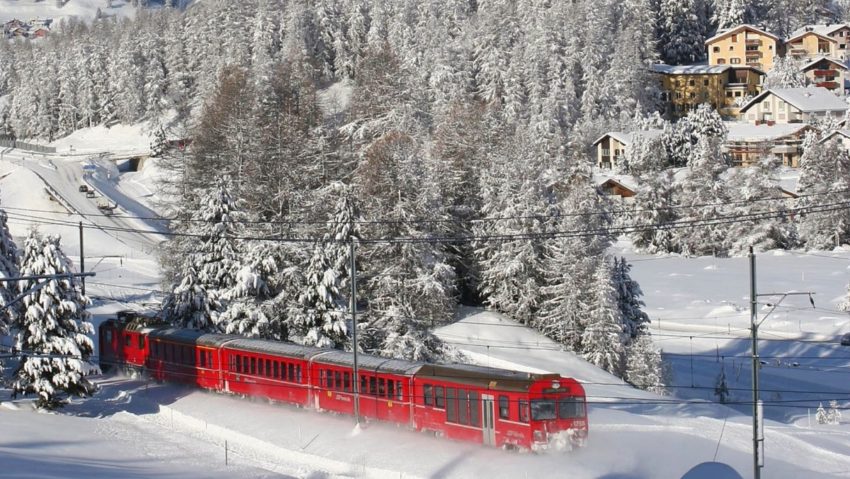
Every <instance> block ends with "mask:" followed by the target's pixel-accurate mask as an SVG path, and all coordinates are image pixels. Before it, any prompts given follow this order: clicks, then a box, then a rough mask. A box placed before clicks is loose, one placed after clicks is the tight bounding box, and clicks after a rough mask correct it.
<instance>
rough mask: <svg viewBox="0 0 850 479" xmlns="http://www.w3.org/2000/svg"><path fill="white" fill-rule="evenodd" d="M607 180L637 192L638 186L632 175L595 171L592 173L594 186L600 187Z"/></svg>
mask: <svg viewBox="0 0 850 479" xmlns="http://www.w3.org/2000/svg"><path fill="white" fill-rule="evenodd" d="M608 180H614V181H616V182H617V183H619V184H621V185H623V186H625V187H626V188H628V189H630V190H632V191H637V187H638V185H639V184H640V183H639V182H638V181H637V179H636V178H635V177H634V176H632V175H615V174H613V173H611V172H610V171H595V172H594V173H593V184H594V185H596V186H602V185H604V184H605V182H607V181H608Z"/></svg>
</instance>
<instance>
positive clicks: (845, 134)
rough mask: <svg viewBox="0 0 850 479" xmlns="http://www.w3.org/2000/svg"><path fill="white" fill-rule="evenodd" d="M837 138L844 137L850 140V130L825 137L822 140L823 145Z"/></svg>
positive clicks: (837, 131) (836, 131) (839, 131)
mask: <svg viewBox="0 0 850 479" xmlns="http://www.w3.org/2000/svg"><path fill="white" fill-rule="evenodd" d="M835 136H843V137H844V138H848V139H850V130H835V131H833V132H832V133H830V134H828V135H826V136H824V137H823V139H822V140H821V143H825V142H827V141H829V140H831V139H832V138H834V137H835Z"/></svg>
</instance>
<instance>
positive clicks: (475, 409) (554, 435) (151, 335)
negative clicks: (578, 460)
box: [99, 318, 588, 450]
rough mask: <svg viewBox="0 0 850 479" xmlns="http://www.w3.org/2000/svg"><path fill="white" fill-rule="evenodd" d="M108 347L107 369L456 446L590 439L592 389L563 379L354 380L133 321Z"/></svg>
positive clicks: (310, 357)
mask: <svg viewBox="0 0 850 479" xmlns="http://www.w3.org/2000/svg"><path fill="white" fill-rule="evenodd" d="M99 341H100V343H99V345H100V358H101V366H102V367H103V368H104V369H108V368H109V367H110V366H118V367H123V368H130V369H136V370H139V371H141V372H143V373H145V374H148V375H150V376H152V377H153V378H155V379H157V380H160V381H173V382H179V383H183V384H189V385H192V386H197V387H201V388H204V389H209V390H214V391H220V392H225V393H233V394H242V395H246V396H257V397H264V398H269V399H272V400H275V401H280V402H284V403H289V404H296V405H299V406H304V407H311V408H315V409H316V410H320V411H333V412H336V413H342V414H354V401H358V405H359V410H360V415H361V417H363V418H366V419H370V420H378V421H387V422H392V423H396V424H400V425H405V426H407V427H410V428H411V429H414V430H417V431H423V432H428V433H432V434H434V435H437V436H440V437H447V438H450V439H455V440H461V441H470V442H477V443H481V444H484V445H488V446H495V447H502V448H510V449H520V450H540V449H547V448H552V447H558V448H562V447H570V446H576V445H579V446H580V445H583V444H584V441H585V440H586V438H587V432H588V422H587V410H586V405H585V393H584V389H583V388H582V386H581V384H579V382H578V381H576V380H575V379H572V378H566V377H562V376H560V375H558V374H532V373H525V372H520V371H510V370H505V369H497V368H489V367H482V366H474V365H468V364H430V363H423V362H416V361H402V360H396V359H387V358H382V357H377V356H370V355H359V356H358V371H357V373H358V374H357V376H358V377H354V368H353V355H352V354H351V353H347V352H343V351H337V350H327V349H320V348H314V347H308V346H300V345H296V344H292V343H285V342H277V341H267V340H258V339H247V338H243V337H240V336H233V335H224V334H208V333H202V332H198V331H193V330H187V329H176V328H171V327H148V326H140V325H138V323H137V322H134V321H127V320H126V318H116V319H110V320H108V321H105V322H104V323H102V324H101V326H100V331H99ZM355 385H356V386H357V388H356V389H357V393H355Z"/></svg>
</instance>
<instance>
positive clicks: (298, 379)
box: [295, 364, 301, 383]
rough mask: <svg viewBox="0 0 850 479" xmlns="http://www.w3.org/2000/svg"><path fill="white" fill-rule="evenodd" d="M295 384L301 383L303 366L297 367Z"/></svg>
mask: <svg viewBox="0 0 850 479" xmlns="http://www.w3.org/2000/svg"><path fill="white" fill-rule="evenodd" d="M295 382H297V383H301V365H300V364H299V365H297V366H295Z"/></svg>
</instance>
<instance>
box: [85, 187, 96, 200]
mask: <svg viewBox="0 0 850 479" xmlns="http://www.w3.org/2000/svg"><path fill="white" fill-rule="evenodd" d="M94 197H95V194H94V190H92V189H89V190H88V191H86V198H94Z"/></svg>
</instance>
